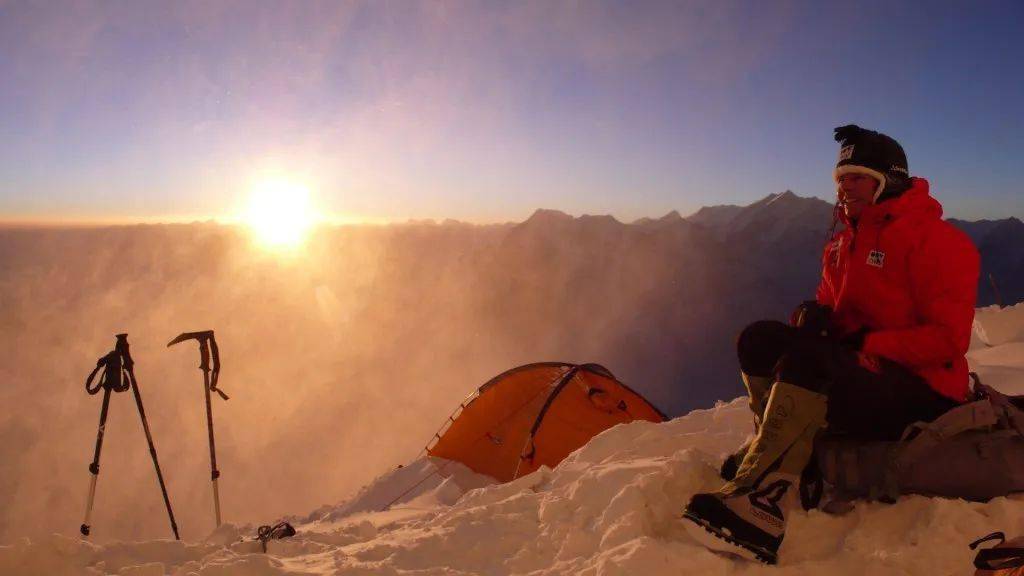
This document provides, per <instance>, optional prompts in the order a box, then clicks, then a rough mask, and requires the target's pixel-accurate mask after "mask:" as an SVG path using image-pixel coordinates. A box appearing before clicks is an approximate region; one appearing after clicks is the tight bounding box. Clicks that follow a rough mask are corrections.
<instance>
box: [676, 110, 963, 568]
mask: <svg viewBox="0 0 1024 576" xmlns="http://www.w3.org/2000/svg"><path fill="white" fill-rule="evenodd" d="M835 139H836V141H837V142H839V143H840V151H839V161H838V163H837V164H836V167H835V171H834V173H833V175H834V179H835V181H836V183H837V194H838V203H837V205H836V214H835V218H836V219H840V220H842V223H843V224H844V225H845V227H844V228H843V229H842V230H840V231H839V232H837V233H835V234H834V235H833V236H832V239H831V240H830V242H828V244H827V245H826V246H825V250H824V255H823V257H822V273H821V283H820V285H819V286H818V290H817V294H816V300H814V301H808V302H804V303H803V304H802V305H801V306H800V307H799V308H798V309H797V310H796V311H795V312H794V314H793V318H792V319H791V325H786V324H783V323H781V322H774V321H759V322H755V323H753V324H751V325H750V326H748V327H746V328H745V329H744V330H743V332H742V333H741V334H740V336H739V339H738V342H737V349H738V350H737V351H738V355H739V364H740V369H741V373H742V378H743V381H744V383H745V385H746V387H747V390H748V392H749V394H750V407H751V409H752V410H753V412H754V419H755V424H756V425H757V427H758V432H757V434H756V436H755V437H754V439H753V441H752V442H751V443H750V444H749V445H748V446H746V447H745V449H741V452H740V453H739V454H737V455H736V456H735V457H734V458H735V462H736V465H734V466H731V467H730V466H728V462H727V465H726V466H723V477H724V478H725V479H726V480H728V481H727V482H726V483H725V485H724V486H722V487H721V488H720V489H719V490H718V491H716V492H712V493H707V494H696V495H694V496H693V498H692V499H691V500H690V502H689V504H688V505H687V506H686V510H685V512H684V518H685V519H686V520H685V521H684V525H685V526H686V529H687V532H688V533H690V535H691V536H693V537H694V538H695V539H696V540H698V541H699V542H700V543H702V544H703V545H705V546H707V547H708V548H711V549H714V550H720V551H725V552H730V553H735V554H739V555H741V556H745V557H747V558H751V559H758V560H761V561H763V562H767V563H770V564H774V563H775V562H776V560H777V557H778V549H779V546H780V545H781V543H782V540H783V537H784V536H785V530H786V511H787V510H788V509H792V507H793V506H794V505H795V503H796V495H797V492H798V491H799V483H800V477H801V474H802V472H803V471H804V470H805V467H813V466H814V464H813V463H812V462H811V455H812V449H813V443H814V438H815V436H816V435H817V434H818V433H819V431H821V430H822V429H825V428H827V429H828V431H829V433H830V434H832V433H838V434H844V435H848V436H849V437H852V438H858V439H865V440H898V439H899V438H900V435H901V434H902V432H903V430H904V428H906V426H907V425H908V424H911V423H913V422H917V421H926V422H927V421H931V420H934V419H935V418H936V417H938V416H940V415H941V414H943V413H944V412H946V411H947V410H949V409H950V408H952V407H954V406H956V405H958V404H959V403H962V402H964V401H965V400H966V399H967V395H968V378H969V377H968V369H967V361H966V359H965V358H964V354H965V353H966V351H967V347H968V344H969V343H970V333H971V324H972V321H973V319H974V303H975V296H976V290H977V282H978V274H979V257H978V252H977V250H976V249H975V247H974V245H973V243H972V242H971V240H970V239H969V238H968V237H967V235H966V234H964V233H962V232H961V231H959V230H958V229H956V228H955V227H953V225H952V224H949V223H948V222H945V221H943V220H942V206H941V205H940V204H939V203H938V202H937V201H936V200H935V199H934V198H932V197H931V196H929V194H928V182H927V181H926V180H924V179H922V178H912V177H910V175H909V172H908V170H907V159H906V155H905V154H904V152H903V148H902V147H900V145H899V144H898V143H897V142H896V141H895V140H893V139H892V138H890V137H888V136H886V135H884V134H880V133H878V132H874V131H871V130H865V129H863V128H860V127H858V126H854V125H849V126H843V127H840V128H836V129H835ZM840 207H841V208H842V209H841V210H840ZM730 468H731V469H730Z"/></svg>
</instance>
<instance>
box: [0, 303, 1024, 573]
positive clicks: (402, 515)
mask: <svg viewBox="0 0 1024 576" xmlns="http://www.w3.org/2000/svg"><path fill="white" fill-rule="evenodd" d="M1002 313H1009V314H1016V312H1015V311H1012V310H1010V311H1006V310H1004V311H1003V312H1002ZM996 321H997V322H1003V321H1007V320H1004V319H996ZM1007 322H1009V321H1007ZM1022 325H1024V321H1022ZM969 360H970V362H971V366H972V369H974V370H977V371H979V373H981V374H982V378H983V380H985V381H986V382H987V383H988V384H990V385H993V386H995V387H996V388H999V389H1001V390H1004V391H1006V392H1011V393H1018V392H1024V342H1008V343H1005V344H1002V345H999V346H994V347H987V346H980V347H977V348H974V349H972V351H971V352H970V353H969ZM751 430H752V426H751V417H750V414H749V411H748V409H747V406H746V402H745V400H744V399H736V400H734V401H732V402H729V403H720V404H719V405H717V406H716V407H714V408H712V409H708V410H697V411H694V412H691V413H690V414H687V415H686V416H683V417H680V418H676V419H675V420H672V421H670V422H666V423H662V424H653V423H649V422H634V423H631V424H627V425H620V426H616V427H614V428H612V429H610V430H607V431H605V432H604V433H602V434H600V435H598V436H596V437H595V438H593V439H592V440H591V441H590V442H589V443H588V444H587V445H586V446H584V447H582V448H580V449H579V450H578V451H576V452H575V453H573V454H572V455H571V456H569V457H568V458H567V459H566V460H565V461H564V462H562V463H561V464H560V465H559V466H558V467H556V468H555V469H548V468H541V469H540V470H538V471H536V472H534V473H533V474H530V475H528V476H524V477H522V478H519V479H517V480H515V481H513V482H510V483H507V484H494V483H492V482H491V480H490V479H488V478H486V477H484V476H479V475H476V474H473V473H472V472H471V471H469V470H467V469H465V468H464V467H462V466H461V465H458V464H454V463H451V464H446V463H444V462H443V461H437V460H432V459H429V458H423V459H420V460H417V461H415V462H413V463H412V464H410V465H409V466H405V467H402V468H399V469H396V470H393V471H390V472H389V473H387V474H385V475H383V476H381V477H380V478H379V479H378V480H377V481H375V482H374V483H372V484H370V485H369V486H367V487H366V488H365V489H363V490H362V491H361V492H360V493H359V494H357V495H356V496H355V497H353V498H352V499H350V500H349V501H347V502H344V503H342V504H339V505H337V506H325V507H323V508H320V509H319V510H316V511H314V512H313V513H311V514H309V515H307V516H306V517H304V518H298V517H296V518H293V519H291V520H290V521H292V523H293V524H294V525H295V527H296V529H297V530H298V535H296V536H295V537H293V538H289V539H286V540H275V541H271V542H269V543H268V548H267V553H266V554H264V553H262V551H261V548H260V545H259V543H258V542H254V541H253V539H252V537H253V535H254V534H255V528H253V527H251V526H234V525H224V526H221V528H219V529H218V530H217V531H215V532H214V533H213V534H211V535H210V536H209V537H208V538H207V539H206V540H205V541H203V542H190V543H184V542H173V541H167V540H156V541H147V542H132V543H112V544H108V545H105V546H97V545H94V544H91V543H88V542H84V541H82V540H81V539H79V538H78V537H68V536H61V535H53V536H51V537H49V538H45V539H40V540H38V541H34V542H33V541H29V540H28V539H23V540H21V541H19V542H17V543H15V544H13V545H11V546H0V574H19V575H20V574H47V575H63V574H68V575H71V574H76V575H77V574H90V575H95V574H118V575H124V576H150V575H154V576H155V575H164V574H168V575H171V576H191V575H197V576H212V575H257V576H277V575H285V574H288V575H310V574H341V575H349V574H351V575H355V574H359V575H366V574H390V575H396V576H400V575H414V574H415V575H418V576H419V575H437V576H441V575H444V576H455V575H470V574H473V575H476V574H530V575H534V576H539V575H546V574H582V575H592V576H604V575H616V574H623V575H625V574H654V575H657V574H680V573H683V574H703V573H708V574H720V573H730V574H756V573H764V574H783V575H797V574H830V575H834V574H838V575H855V574H856V575H860V574H873V575H876V574H877V575H886V574H893V575H896V574H901V575H902V574H967V573H970V572H971V571H972V566H971V560H972V558H973V555H974V553H973V552H972V551H970V550H969V549H968V547H967V544H968V543H969V542H971V541H972V540H974V539H975V538H977V537H980V536H982V535H984V534H988V533H989V532H993V531H996V530H1000V531H1004V532H1006V533H1007V534H1008V535H1020V534H1024V495H1021V496H1019V497H1018V496H1017V495H1014V496H1011V497H1009V498H996V499H994V500H992V501H990V502H988V503H984V504H978V503H968V502H964V501H962V500H943V499H936V498H924V497H920V496H914V497H905V498H901V499H900V500H899V501H898V502H897V503H896V504H893V505H886V504H881V503H866V502H860V503H858V504H857V505H856V507H855V509H854V510H853V511H852V512H850V513H849V514H846V515H844V516H838V517H837V516H829V515H826V514H824V513H822V512H819V511H817V510H814V511H810V512H802V511H797V512H793V513H792V515H791V521H790V525H789V527H788V530H787V535H786V540H785V543H784V544H783V547H782V550H781V558H780V565H779V566H777V567H766V566H761V565H757V564H750V563H747V562H744V561H739V560H732V559H729V558H726V557H723V556H719V555H716V554H713V553H711V552H709V551H707V550H706V549H704V548H703V547H702V546H699V545H698V544H696V543H695V542H694V541H692V540H690V539H689V537H688V536H687V535H686V534H685V532H684V531H683V529H682V527H681V524H680V522H681V521H680V519H679V515H680V512H681V510H682V507H683V506H684V505H685V503H686V502H687V500H688V499H689V497H690V496H691V495H692V494H694V493H695V492H699V491H707V490H713V489H715V488H717V487H718V486H719V484H720V480H719V479H718V474H717V470H718V466H719V464H720V462H721V459H722V457H723V456H724V455H725V454H727V453H729V452H731V451H732V450H734V449H735V448H736V447H737V446H739V445H740V444H741V443H742V442H743V441H744V440H745V439H746V438H747V437H748V435H749V433H750V432H751ZM396 497H397V500H396ZM392 501H395V503H394V505H392V506H391V507H390V508H387V509H385V508H386V506H387V504H388V503H389V502H392Z"/></svg>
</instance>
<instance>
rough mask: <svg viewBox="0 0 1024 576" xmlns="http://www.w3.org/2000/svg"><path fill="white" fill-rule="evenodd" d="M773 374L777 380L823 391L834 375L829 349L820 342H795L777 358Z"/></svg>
mask: <svg viewBox="0 0 1024 576" xmlns="http://www.w3.org/2000/svg"><path fill="white" fill-rule="evenodd" d="M774 374H775V378H776V380H778V381H781V382H786V383H789V384H792V385H794V386H800V387H801V388H806V389H808V390H813V391H814V392H822V393H825V392H827V391H828V389H829V387H830V383H831V382H832V378H833V376H834V375H833V362H832V361H831V358H830V350H829V348H828V346H825V345H824V343H822V342H817V341H804V342H800V343H797V344H795V345H794V346H792V347H791V348H790V349H789V350H787V351H786V353H785V354H783V355H782V356H781V357H780V358H779V360H778V362H777V363H776V364H775V368H774Z"/></svg>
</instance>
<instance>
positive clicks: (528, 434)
mask: <svg viewBox="0 0 1024 576" xmlns="http://www.w3.org/2000/svg"><path fill="white" fill-rule="evenodd" d="M633 420H647V421H649V422H664V421H665V420H667V418H666V416H665V415H664V414H663V413H662V412H661V411H660V410H658V409H657V408H656V407H654V405H652V404H651V403H650V402H648V401H647V400H646V399H644V397H643V396H640V395H639V394H637V393H636V392H634V391H633V390H632V389H630V388H629V387H628V386H626V385H625V384H623V383H622V382H619V381H618V380H617V379H616V378H615V376H613V375H612V373H611V372H609V371H608V369H607V368H605V367H603V366H600V365H598V364H582V365H576V364H567V363H563V362H540V363H536V364H527V365H525V366H520V367H518V368H513V369H512V370H509V371H507V372H504V373H502V374H500V375H498V376H496V377H494V378H493V379H491V380H490V381H489V382H487V383H486V384H484V385H483V386H481V387H480V389H479V390H477V391H476V393H475V394H474V395H473V396H471V397H470V398H469V399H468V400H467V401H465V402H463V403H462V404H461V405H460V406H459V409H457V410H456V412H455V413H454V414H452V416H451V417H450V418H449V422H447V423H446V425H447V429H445V428H444V427H442V429H441V430H440V431H438V433H437V434H435V435H434V439H435V440H436V442H434V444H433V445H432V446H428V447H427V453H428V454H430V455H431V456H435V457H438V458H445V459H447V460H455V461H457V462H461V463H463V464H465V465H466V466H468V467H469V468H470V469H472V470H473V471H475V472H477V473H480V474H486V475H488V476H491V477H492V478H495V479H497V480H499V481H502V482H508V481H510V480H514V479H515V478H518V477H519V476H524V475H526V474H529V473H530V472H533V471H534V470H536V469H537V468H539V467H540V466H542V465H544V466H548V467H552V468H553V467H555V466H556V465H557V464H558V463H559V462H561V461H562V460H563V459H564V458H565V457H566V456H568V455H569V454H571V453H572V452H573V451H574V450H576V449H577V448H579V447H580V446H583V445H584V444H586V443H587V442H588V441H589V440H590V439H591V438H593V437H594V436H595V435H597V434H598V433H600V432H602V431H604V430H607V429H608V428H611V427H612V426H614V425H616V424H621V423H623V422H632V421H633Z"/></svg>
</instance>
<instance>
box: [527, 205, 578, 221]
mask: <svg viewBox="0 0 1024 576" xmlns="http://www.w3.org/2000/svg"><path fill="white" fill-rule="evenodd" d="M572 219H573V218H572V216H569V215H568V214H566V213H565V212H562V211H560V210H551V209H549V208H538V209H537V210H536V211H535V212H534V213H533V215H531V216H530V217H529V218H527V219H526V223H527V224H550V223H557V222H571V221H572Z"/></svg>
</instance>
